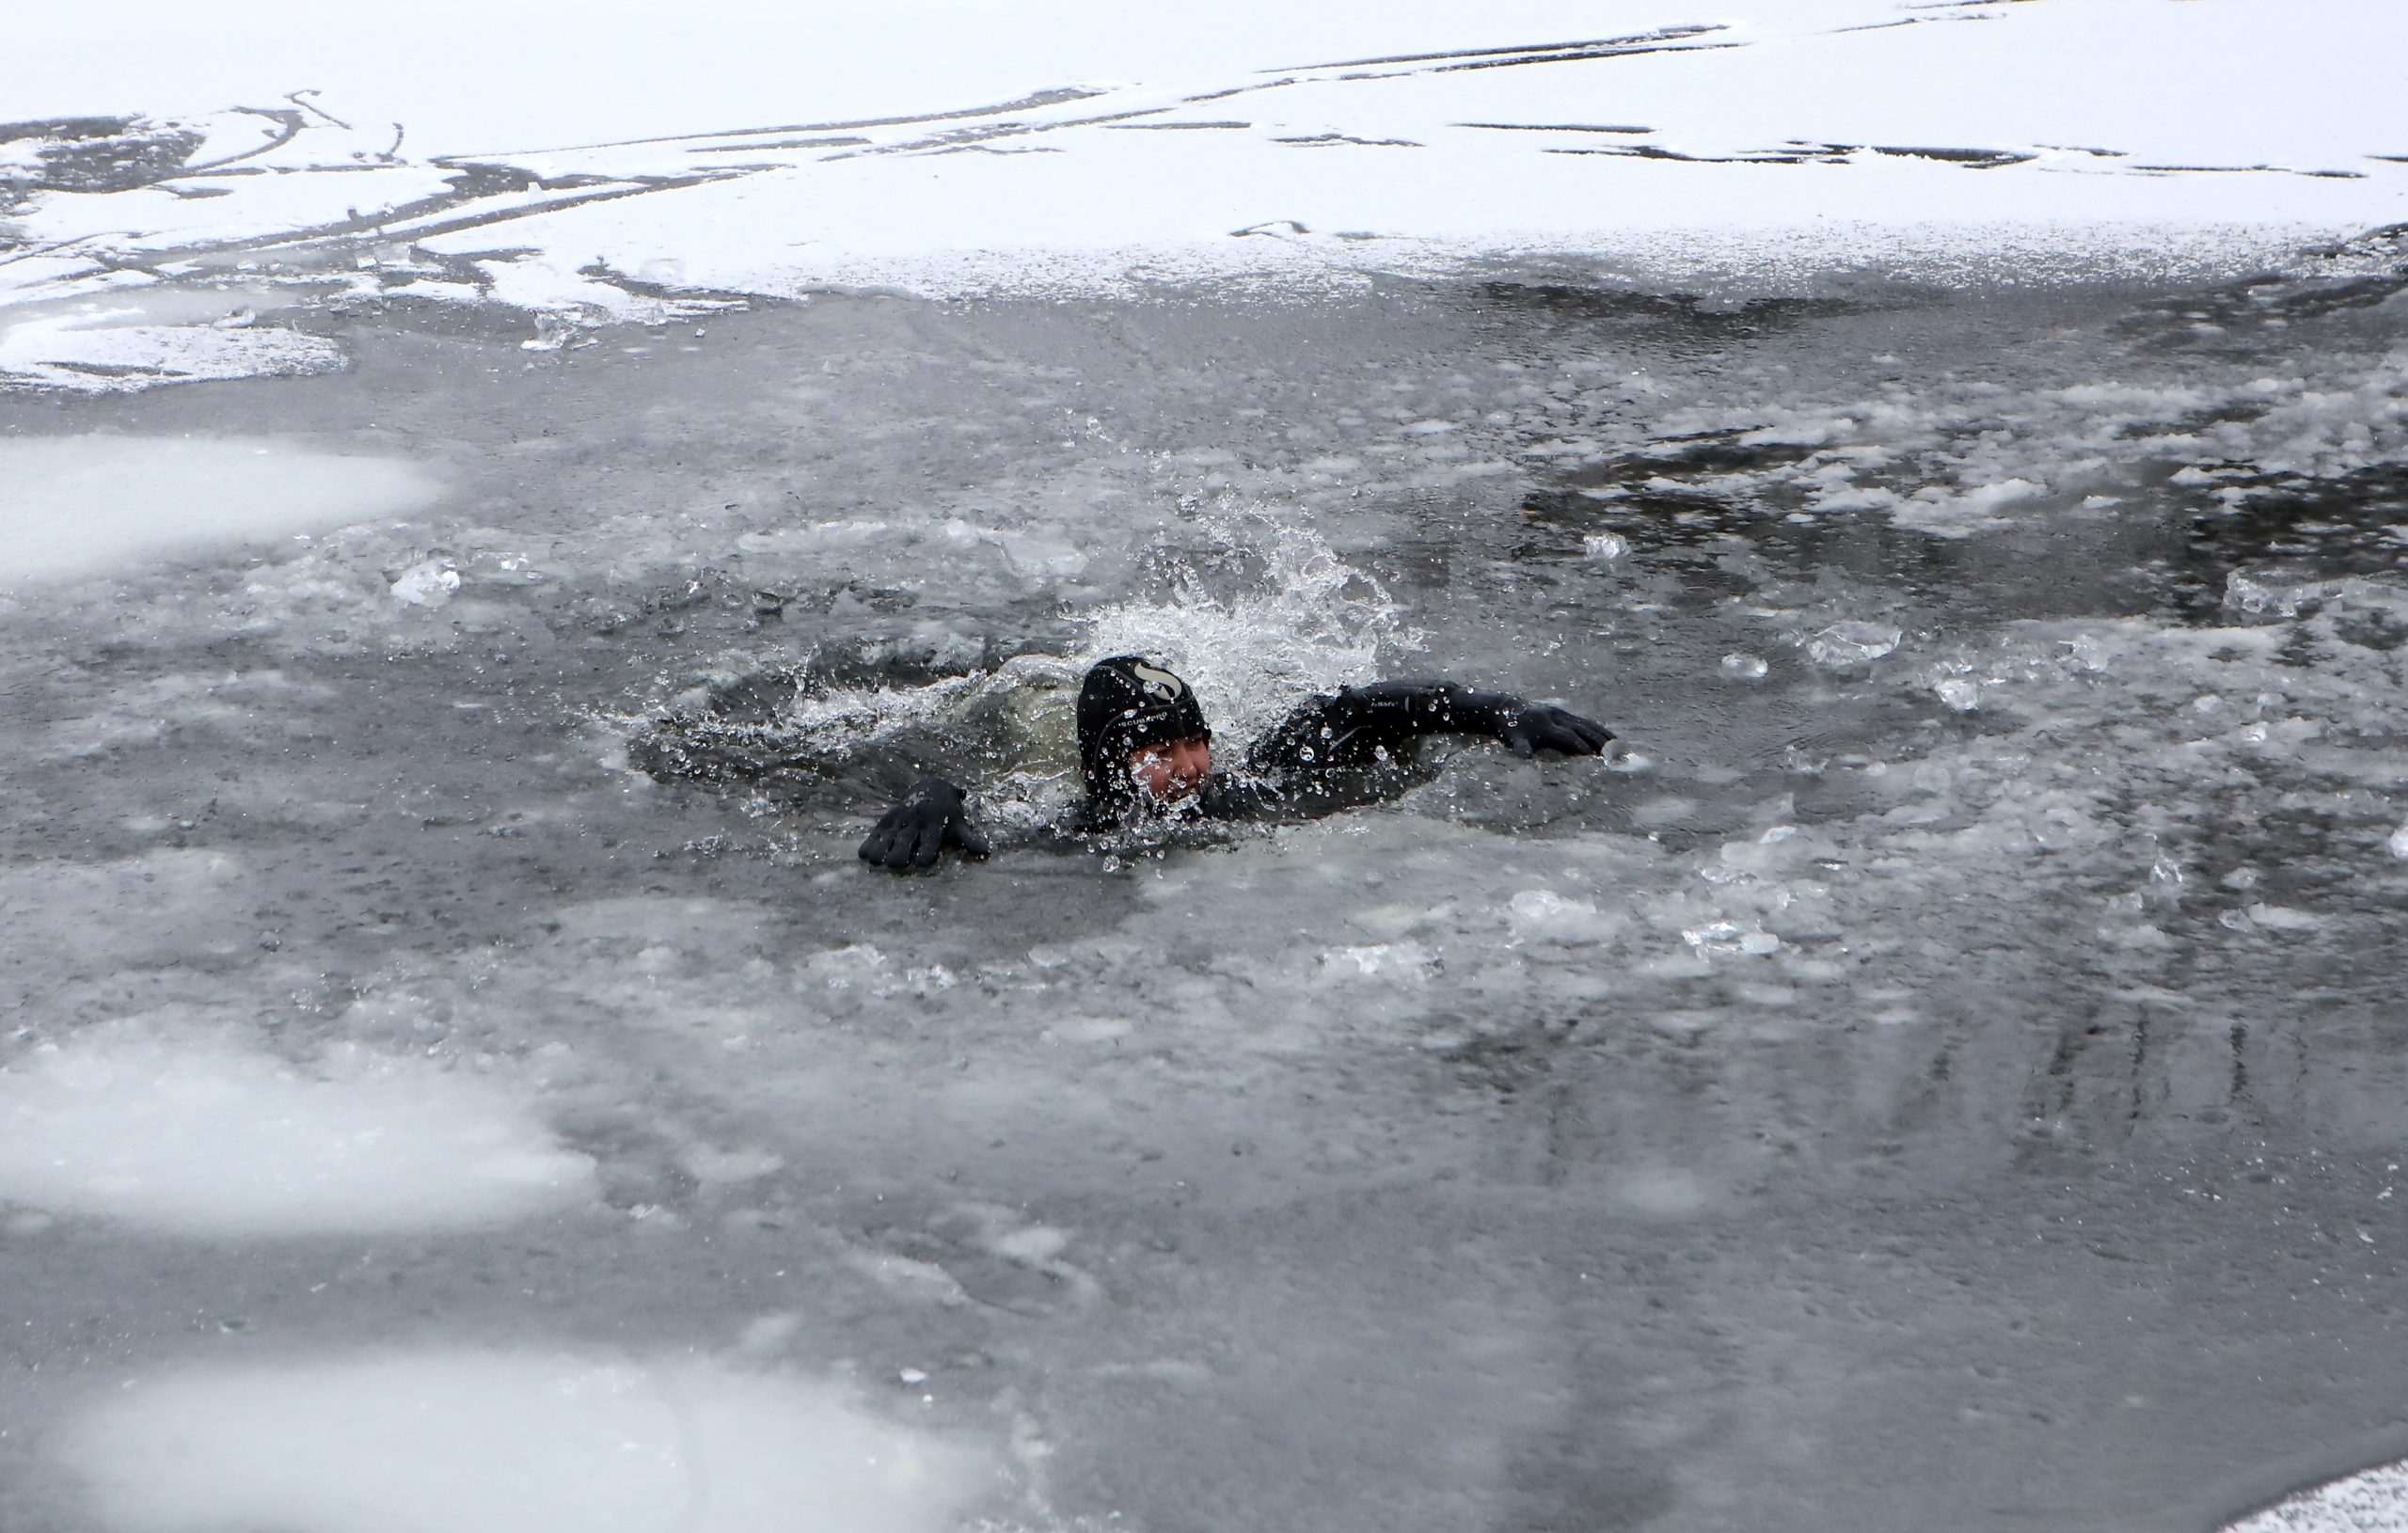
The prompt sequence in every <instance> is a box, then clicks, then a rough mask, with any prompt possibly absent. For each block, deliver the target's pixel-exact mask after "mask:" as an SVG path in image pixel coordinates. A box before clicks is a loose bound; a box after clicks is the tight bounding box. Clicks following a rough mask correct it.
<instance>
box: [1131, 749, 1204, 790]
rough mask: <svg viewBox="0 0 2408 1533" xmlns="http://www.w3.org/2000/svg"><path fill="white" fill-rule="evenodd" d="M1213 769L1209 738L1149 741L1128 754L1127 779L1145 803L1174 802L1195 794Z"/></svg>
mask: <svg viewBox="0 0 2408 1533" xmlns="http://www.w3.org/2000/svg"><path fill="white" fill-rule="evenodd" d="M1211 771H1212V742H1211V741H1209V740H1201V739H1197V740H1180V741H1178V742H1176V743H1174V744H1171V745H1149V746H1145V747H1143V748H1141V749H1139V750H1137V751H1132V752H1131V753H1130V756H1129V781H1130V782H1132V783H1133V784H1135V786H1136V789H1137V794H1138V797H1140V798H1144V799H1145V800H1146V801H1147V802H1148V803H1154V804H1176V803H1181V802H1184V801H1185V800H1187V799H1189V798H1195V797H1196V789H1198V788H1200V787H1202V786H1203V785H1204V778H1205V775H1206V774H1207V773H1209V772H1211Z"/></svg>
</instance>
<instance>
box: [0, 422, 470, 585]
mask: <svg viewBox="0 0 2408 1533" xmlns="http://www.w3.org/2000/svg"><path fill="white" fill-rule="evenodd" d="M0 482H5V483H7V484H8V514H9V529H10V532H11V534H12V536H11V537H10V540H9V546H8V556H7V558H6V559H5V560H0V588H7V587H14V586H22V585H23V584H24V583H25V582H26V581H28V580H37V579H46V578H55V577H65V576H76V575H87V574H91V573H95V572H101V571H108V570H114V569H119V568H122V567H124V566H126V565H128V564H131V563H135V562H138V561H147V560H158V559H166V558H172V557H176V556H179V555H189V554H194V553H198V552H203V551H210V550H214V549H217V548H221V547H223V546H225V545H241V544H245V543H254V544H255V543H261V542H265V541H268V540H271V539H288V538H290V537H292V536H293V534H296V533H312V532H321V531H325V530H326V529H331V528H338V527H342V526H345V525H347V524H350V523H353V522H358V521H365V520H368V519H370V518H372V517H378V516H389V515H396V514H403V513H406V512H412V511H416V510H418V509H420V508H421V507H424V506H426V505H428V504H429V503H431V502H432V501H434V500H435V498H436V497H437V496H438V495H439V494H440V493H441V484H440V482H438V481H437V480H436V478H435V477H434V476H433V475H432V474H430V473H428V472H426V471H425V470H423V469H421V468H420V467H418V466H415V465H412V464H409V463H406V462H404V461H402V460H400V459H395V458H378V457H365V456H353V455H345V454H338V453H332V452H325V451H320V450H316V449H314V448H309V447H305V446H302V445H299V444H297V443H292V442H285V441H279V440H276V439H273V438H264V437H241V436H230V437H217V438H192V437H155V436H114V435H76V436H12V437H8V438H7V439H6V440H0Z"/></svg>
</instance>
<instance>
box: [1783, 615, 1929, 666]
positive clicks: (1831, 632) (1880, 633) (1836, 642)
mask: <svg viewBox="0 0 2408 1533" xmlns="http://www.w3.org/2000/svg"><path fill="white" fill-rule="evenodd" d="M1904 637H1905V634H1904V633H1903V632H1902V631H1901V630H1900V629H1898V628H1895V627H1893V626H1892V625H1891V624H1886V623H1858V622H1854V621H1849V622H1846V623H1834V624H1831V625H1830V627H1828V628H1826V629H1824V630H1823V631H1822V632H1821V633H1818V634H1816V635H1815V636H1814V638H1812V639H1810V640H1807V641H1806V653H1807V654H1809V655H1811V656H1814V663H1815V664H1816V665H1820V666H1830V667H1833V668H1839V667H1845V666H1852V665H1864V664H1866V663H1868V662H1870V661H1874V660H1877V659H1879V658H1881V656H1884V655H1887V654H1889V653H1890V652H1891V651H1892V650H1893V649H1896V648H1897V647H1898V640H1900V639H1902V638H1904Z"/></svg>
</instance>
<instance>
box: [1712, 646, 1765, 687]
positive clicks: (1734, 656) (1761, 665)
mask: <svg viewBox="0 0 2408 1533" xmlns="http://www.w3.org/2000/svg"><path fill="white" fill-rule="evenodd" d="M1770 669H1771V667H1769V666H1767V665H1766V664H1765V662H1764V657H1763V656H1758V655H1741V654H1739V653H1738V652H1736V651H1733V652H1732V653H1731V654H1729V655H1726V656H1723V657H1722V673H1723V674H1724V675H1726V676H1731V677H1735V678H1736V679H1738V680H1740V681H1761V680H1763V679H1764V674H1765V672H1766V671H1768V670H1770Z"/></svg>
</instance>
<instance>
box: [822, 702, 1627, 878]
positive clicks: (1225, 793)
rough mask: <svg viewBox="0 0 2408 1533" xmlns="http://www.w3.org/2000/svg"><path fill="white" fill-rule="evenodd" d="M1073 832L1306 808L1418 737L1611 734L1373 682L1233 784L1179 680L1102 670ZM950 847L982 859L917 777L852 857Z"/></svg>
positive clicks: (956, 791) (1519, 705) (894, 859)
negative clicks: (1319, 792)
mask: <svg viewBox="0 0 2408 1533" xmlns="http://www.w3.org/2000/svg"><path fill="white" fill-rule="evenodd" d="M1078 730H1079V775H1080V778H1081V779H1082V781H1083V782H1084V783H1085V788H1086V801H1085V804H1084V805H1083V806H1082V809H1081V814H1080V818H1081V820H1082V821H1083V822H1084V824H1083V828H1085V829H1101V828H1106V827H1110V826H1114V825H1121V826H1126V825H1130V824H1133V823H1138V822H1142V821H1146V820H1151V819H1168V818H1174V817H1184V816H1196V817H1199V818H1204V819H1215V820H1224V819H1240V818H1245V817H1250V816H1255V815H1260V814H1266V813H1272V812H1275V811H1278V810H1281V809H1287V810H1290V811H1291V812H1293V811H1296V810H1299V809H1304V808H1306V806H1307V799H1308V798H1309V797H1310V796H1311V795H1312V793H1313V792H1314V791H1315V790H1316V789H1319V788H1322V787H1324V786H1326V785H1327V784H1329V783H1330V782H1332V781H1333V780H1335V779H1337V778H1339V777H1341V776H1344V775H1346V774H1358V775H1359V774H1362V773H1366V772H1370V773H1373V774H1377V773H1379V772H1380V771H1381V770H1382V769H1383V768H1390V767H1401V766H1402V763H1403V760H1404V757H1405V756H1406V754H1407V753H1408V751H1409V748H1410V747H1411V745H1412V743H1413V742H1414V741H1415V740H1418V739H1419V738H1420V737H1422V736H1424V735H1467V736H1470V737H1472V738H1475V739H1486V740H1495V741H1497V742H1498V743H1499V744H1501V745H1504V746H1505V747H1507V748H1508V749H1510V750H1511V751H1513V753H1514V754H1515V755H1518V756H1529V755H1533V754H1535V753H1537V752H1538V751H1557V752H1560V753H1561V754H1563V755H1568V756H1593V755H1595V754H1597V753H1598V752H1600V751H1603V750H1604V749H1605V748H1606V744H1607V742H1608V741H1609V740H1611V739H1612V738H1613V737H1614V736H1613V734H1612V732H1611V731H1609V730H1608V729H1607V728H1606V727H1605V726H1604V725H1602V724H1599V723H1596V722H1595V721H1593V720H1592V719H1584V718H1582V717H1580V716H1579V715H1578V714H1576V713H1573V712H1571V711H1569V710H1568V709H1564V708H1559V707H1557V706H1555V705H1554V704H1553V703H1526V702H1524V701H1523V700H1522V699H1520V698H1517V697H1513V696H1512V695H1510V694H1508V693H1504V692H1480V691H1473V690H1471V689H1470V688H1468V687H1457V686H1455V685H1454V684H1452V683H1450V682H1443V681H1383V682H1373V683H1371V684H1370V686H1367V687H1341V688H1339V690H1338V691H1337V692H1335V693H1331V694H1327V695H1323V696H1320V697H1315V698H1311V699H1308V700H1307V702H1306V703H1304V704H1303V705H1302V706H1301V707H1299V708H1297V709H1296V711H1295V712H1293V713H1291V714H1290V715H1289V716H1288V718H1287V719H1284V720H1283V721H1282V722H1281V723H1280V724H1279V725H1278V726H1277V727H1276V728H1275V729H1273V730H1272V731H1271V732H1270V733H1269V734H1267V735H1263V736H1262V738H1260V739H1259V740H1257V741H1255V742H1254V744H1253V746H1252V748H1251V749H1249V750H1248V751H1246V756H1245V772H1244V775H1243V776H1242V777H1235V778H1233V777H1231V776H1229V775H1226V774H1225V775H1215V774H1214V772H1213V768H1212V729H1211V727H1210V726H1208V725H1207V724H1206V723H1205V721H1204V710H1203V709H1202V708H1200V707H1198V706H1197V705H1196V694H1195V693H1194V692H1193V691H1191V690H1190V689H1189V687H1188V685H1187V683H1186V682H1184V681H1182V680H1180V678H1179V677H1178V676H1177V675H1175V674H1173V673H1172V672H1169V671H1167V670H1165V669H1164V668H1163V667H1161V666H1158V665H1156V664H1154V663H1153V662H1152V661H1150V660H1149V659H1146V658H1145V657H1143V656H1135V655H1116V656H1113V657H1112V658H1110V659H1108V660H1099V661H1097V662H1096V664H1095V666H1094V667H1093V668H1092V669H1091V670H1089V671H1088V672H1087V674H1086V679H1085V682H1084V683H1083V684H1082V685H1081V686H1080V687H1079V704H1078ZM948 846H951V847H954V848H956V849H957V850H959V851H960V852H962V853H963V854H964V855H966V856H970V857H985V856H986V855H988V852H989V846H988V842H987V838H986V837H985V836H984V835H983V834H982V833H980V831H979V830H977V829H976V827H974V826H973V825H972V824H971V822H970V814H969V807H968V803H967V796H966V795H965V794H964V793H963V792H962V790H961V789H960V788H959V787H957V786H956V785H955V784H953V783H952V782H947V781H946V780H945V779H943V778H942V777H926V778H922V779H921V780H920V781H919V782H918V783H917V784H915V785H914V786H913V787H912V789H911V792H910V793H908V794H906V795H905V796H904V797H903V799H902V801H901V802H899V803H897V804H896V805H895V807H894V808H892V809H890V810H888V811H887V812H886V814H884V816H883V817H881V818H880V819H879V822H878V825H877V828H876V829H874V830H871V831H870V833H869V835H868V837H867V839H865V840H863V843H862V846H861V858H862V861H864V862H867V863H869V864H871V865H872V866H874V867H882V868H891V869H894V870H895V871H896V872H903V871H906V870H909V869H912V868H926V867H932V866H934V865H935V863H936V861H937V859H938V858H939V857H940V856H941V855H942V854H943V851H944V849H945V848H946V847H948Z"/></svg>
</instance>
